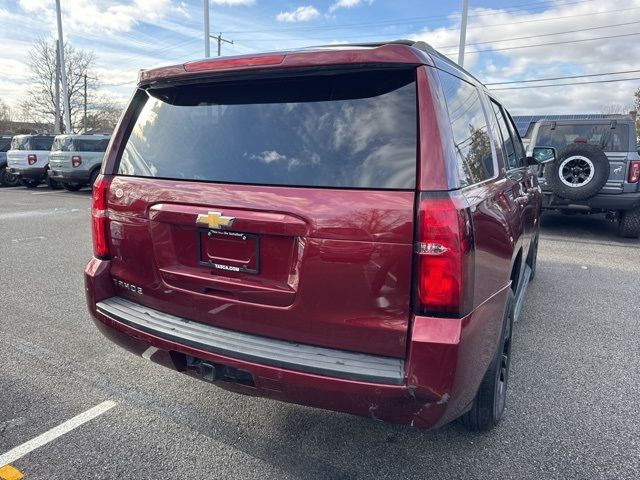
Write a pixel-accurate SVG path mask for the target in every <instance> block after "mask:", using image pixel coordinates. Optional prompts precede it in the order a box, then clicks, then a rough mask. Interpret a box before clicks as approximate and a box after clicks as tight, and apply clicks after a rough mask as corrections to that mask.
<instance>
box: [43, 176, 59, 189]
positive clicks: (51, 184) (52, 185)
mask: <svg viewBox="0 0 640 480" xmlns="http://www.w3.org/2000/svg"><path fill="white" fill-rule="evenodd" d="M45 182H47V185H48V186H49V188H50V189H51V190H60V189H61V188H62V185H61V184H60V182H57V181H55V180H54V179H53V178H50V177H49V175H47V178H46V179H45Z"/></svg>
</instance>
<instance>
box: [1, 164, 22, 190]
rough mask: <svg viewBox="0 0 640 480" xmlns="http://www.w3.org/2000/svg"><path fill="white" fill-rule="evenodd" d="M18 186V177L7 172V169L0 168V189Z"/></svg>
mask: <svg viewBox="0 0 640 480" xmlns="http://www.w3.org/2000/svg"><path fill="white" fill-rule="evenodd" d="M18 185H20V182H19V181H18V176H17V175H14V174H13V173H9V172H7V167H6V166H5V167H0V187H16V186H18Z"/></svg>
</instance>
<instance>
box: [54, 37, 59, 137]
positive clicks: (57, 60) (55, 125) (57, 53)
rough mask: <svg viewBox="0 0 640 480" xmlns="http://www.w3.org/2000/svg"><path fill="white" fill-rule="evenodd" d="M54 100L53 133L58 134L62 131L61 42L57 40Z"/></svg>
mask: <svg viewBox="0 0 640 480" xmlns="http://www.w3.org/2000/svg"><path fill="white" fill-rule="evenodd" d="M55 95H56V98H55V100H54V104H55V112H56V114H55V115H56V121H55V123H54V125H53V133H55V134H56V135H58V134H59V133H60V42H59V41H58V40H56V86H55Z"/></svg>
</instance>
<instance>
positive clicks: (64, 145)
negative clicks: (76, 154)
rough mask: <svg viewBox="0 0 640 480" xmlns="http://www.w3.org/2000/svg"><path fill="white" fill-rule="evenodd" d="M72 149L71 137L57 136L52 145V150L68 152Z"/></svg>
mask: <svg viewBox="0 0 640 480" xmlns="http://www.w3.org/2000/svg"><path fill="white" fill-rule="evenodd" d="M70 150H71V137H56V139H55V140H54V141H53V145H52V146H51V151H52V152H68V151H70Z"/></svg>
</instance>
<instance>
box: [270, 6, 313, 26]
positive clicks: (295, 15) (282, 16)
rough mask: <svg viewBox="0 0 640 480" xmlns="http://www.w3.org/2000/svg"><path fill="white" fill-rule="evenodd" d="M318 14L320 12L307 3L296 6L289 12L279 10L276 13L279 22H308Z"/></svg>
mask: <svg viewBox="0 0 640 480" xmlns="http://www.w3.org/2000/svg"><path fill="white" fill-rule="evenodd" d="M319 16H320V12H318V10H317V9H316V8H315V7H312V6H311V5H307V6H305V7H298V8H296V9H295V10H292V11H290V12H280V13H279V14H278V15H276V19H277V20H278V21H279V22H308V21H309V20H313V19H314V18H317V17H319Z"/></svg>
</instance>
